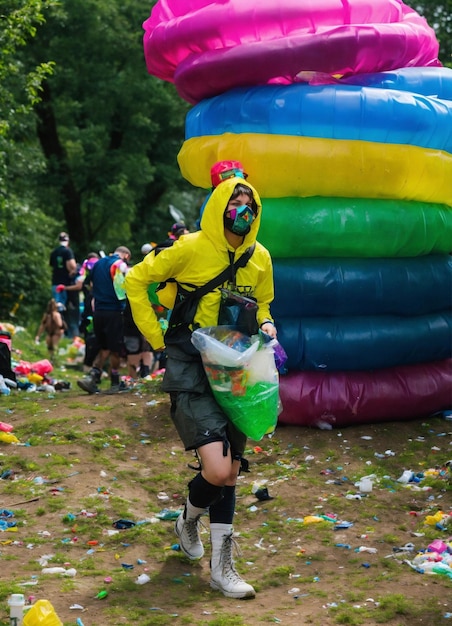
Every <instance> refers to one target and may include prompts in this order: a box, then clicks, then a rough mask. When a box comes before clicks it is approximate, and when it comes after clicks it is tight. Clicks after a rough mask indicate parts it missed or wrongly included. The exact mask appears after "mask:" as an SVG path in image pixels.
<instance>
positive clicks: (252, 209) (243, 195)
mask: <svg viewBox="0 0 452 626" xmlns="http://www.w3.org/2000/svg"><path fill="white" fill-rule="evenodd" d="M244 183H245V181H244V179H243V177H238V176H234V177H233V178H229V179H227V180H225V181H223V182H222V183H221V185H218V187H216V188H215V189H214V191H213V192H212V195H211V196H210V198H209V200H208V201H207V203H206V206H205V210H204V213H203V216H202V224H201V225H202V229H201V230H200V231H198V232H195V233H190V234H188V235H185V236H184V237H181V238H180V239H179V240H178V241H177V242H175V243H174V245H173V246H171V247H169V248H167V249H165V250H162V251H161V252H160V254H158V255H153V254H148V255H146V257H145V258H144V260H143V261H142V262H141V263H138V264H137V265H135V266H134V267H133V268H131V270H130V272H129V273H128V274H127V276H126V280H125V286H126V291H127V297H128V299H129V302H130V305H131V308H132V313H133V316H134V319H135V323H136V324H137V326H138V328H139V329H140V330H141V332H142V333H143V334H144V335H145V337H146V338H147V339H148V341H149V343H150V344H151V346H152V347H153V348H154V349H155V350H163V349H164V348H165V344H166V351H167V362H166V370H165V374H164V377H163V384H162V388H163V390H164V391H167V392H168V393H169V394H170V398H171V417H172V419H173V422H174V424H175V426H176V428H177V431H178V433H179V436H180V437H181V439H182V441H183V444H184V446H185V449H186V450H196V451H197V453H198V456H199V458H200V461H201V471H200V472H199V473H198V474H197V475H196V477H195V478H194V479H193V480H192V481H190V483H189V485H188V487H189V492H188V498H187V500H186V504H185V508H184V511H183V513H181V515H180V516H179V518H178V519H177V521H176V524H175V532H176V535H177V536H178V537H179V545H180V548H181V550H182V552H183V553H184V554H185V555H186V556H187V557H188V558H189V559H193V560H195V559H199V558H201V557H202V556H203V554H204V546H203V544H202V541H201V537H200V535H199V528H198V525H199V519H200V517H201V516H202V515H204V514H206V513H208V515H209V518H210V535H211V549H212V554H211V581H210V584H211V587H212V588H213V589H216V590H219V591H221V592H222V593H223V594H224V595H225V596H227V597H230V598H252V597H254V596H255V590H254V588H253V587H252V585H250V584H248V583H247V582H245V581H244V580H243V579H242V578H241V576H240V575H239V573H238V572H237V570H236V568H235V565H234V562H233V558H232V545H233V519H234V512H235V497H236V496H235V486H236V481H237V477H238V474H239V470H240V467H241V463H242V460H243V454H244V451H245V446H246V436H245V435H243V434H242V433H241V432H240V431H238V430H237V429H236V428H235V426H234V425H233V423H232V422H231V421H230V420H229V419H228V418H227V416H226V415H225V414H224V412H223V411H222V409H221V408H220V406H219V405H218V404H217V402H216V401H215V398H214V396H213V393H212V391H211V389H210V385H209V382H208V379H207V376H206V374H205V371H204V368H203V365H202V360H201V356H200V354H199V352H198V351H197V350H196V349H195V348H194V346H193V345H192V344H191V342H190V339H189V337H185V332H184V331H186V330H187V327H186V325H184V324H180V325H176V324H173V323H172V320H171V319H170V322H169V330H168V331H167V332H166V334H165V336H164V335H163V332H162V329H161V327H160V324H159V322H158V319H157V317H156V315H155V311H154V309H153V308H152V306H151V303H150V301H149V297H148V285H149V284H151V283H155V282H157V283H163V282H165V281H170V279H173V280H174V281H175V283H176V285H177V286H178V288H179V291H180V293H182V290H185V292H187V291H190V290H193V289H196V288H199V287H202V286H203V285H205V284H206V283H208V282H209V281H210V280H212V279H213V278H215V277H216V276H218V275H219V274H220V273H221V272H222V271H223V270H224V269H225V268H227V267H230V266H231V265H232V264H233V263H234V262H235V261H236V260H238V259H239V258H240V257H241V256H242V255H243V254H244V253H245V254H246V253H247V252H248V256H249V254H250V252H251V251H252V256H251V258H250V259H249V261H248V262H247V263H246V265H245V266H244V267H240V268H239V269H237V272H236V275H235V285H236V287H237V289H238V290H239V291H240V293H243V294H244V295H247V296H251V297H254V298H255V299H256V302H257V324H258V325H260V327H261V329H262V331H263V332H265V333H267V334H268V335H270V336H271V337H276V328H275V326H274V324H273V320H272V317H271V315H270V302H271V301H272V300H273V269H272V263H271V258H270V254H269V252H268V251H267V250H266V249H265V248H264V247H263V246H262V245H261V244H259V243H258V242H257V240H256V237H257V233H258V230H259V224H260V219H261V210H262V207H261V202H260V199H259V196H258V194H257V191H256V190H255V189H253V188H252V187H251V185H246V184H244ZM225 282H226V283H228V281H225ZM169 284H170V285H171V284H174V283H171V282H170V283H169ZM159 293H161V292H159ZM173 293H174V292H173ZM159 297H160V299H161V302H162V303H163V299H162V298H163V294H162V295H160V296H159ZM174 302H175V300H173V305H172V306H171V305H170V303H168V305H165V306H167V308H173V307H174ZM220 302H221V291H220V289H219V288H217V289H214V290H213V291H211V292H209V293H207V294H206V295H204V296H203V297H202V298H201V299H200V300H199V302H198V303H197V305H196V311H195V314H194V320H193V323H192V324H191V325H190V326H189V328H188V335H190V331H192V330H194V329H195V328H199V327H208V326H216V325H218V318H219V311H220ZM177 308H178V307H177V306H176V308H173V313H176V312H177ZM179 330H180V331H182V332H184V335H183V336H179Z"/></svg>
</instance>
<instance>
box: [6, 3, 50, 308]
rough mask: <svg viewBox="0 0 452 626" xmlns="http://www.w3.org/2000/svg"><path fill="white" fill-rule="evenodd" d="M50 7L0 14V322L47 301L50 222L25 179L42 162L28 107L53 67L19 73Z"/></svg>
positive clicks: (14, 6) (19, 6) (27, 6)
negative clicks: (23, 53)
mask: <svg viewBox="0 0 452 626" xmlns="http://www.w3.org/2000/svg"><path fill="white" fill-rule="evenodd" d="M50 5H51V2H45V1H40V0H27V1H24V0H3V1H2V6H1V14H0V50H1V55H0V249H1V251H2V253H1V263H0V266H1V269H2V272H1V279H2V286H1V289H0V319H5V317H6V318H7V317H8V315H9V313H10V311H11V312H12V314H13V315H14V314H15V313H16V312H17V315H20V316H21V319H26V318H27V316H28V315H30V314H31V313H32V311H33V309H34V304H35V303H36V302H40V301H43V300H44V298H46V297H48V270H47V267H43V263H42V254H43V251H44V252H45V250H46V245H47V244H46V242H47V240H48V232H49V228H50V227H51V226H52V220H51V219H49V218H48V217H46V216H45V215H44V213H42V212H41V211H40V210H39V208H37V207H36V203H35V195H34V190H33V187H32V186H30V185H29V180H30V178H31V177H32V176H33V175H34V173H35V172H36V171H37V170H39V169H40V168H41V170H43V169H44V166H45V164H44V160H43V158H42V154H41V151H40V150H39V149H38V146H37V142H36V139H35V129H34V116H33V105H34V104H35V103H36V101H37V99H38V97H39V89H40V84H41V82H42V80H43V79H44V78H45V77H46V76H48V75H49V73H50V72H51V70H52V64H51V63H49V62H43V63H41V64H38V65H35V66H30V67H29V69H28V71H25V70H24V67H23V64H22V61H21V51H22V50H23V49H24V48H25V47H26V46H27V45H28V44H29V42H30V40H31V38H32V37H33V36H35V34H36V32H37V28H38V27H39V25H40V24H42V23H43V19H44V17H43V12H44V10H45V9H46V8H48V7H50Z"/></svg>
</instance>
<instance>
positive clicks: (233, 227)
mask: <svg viewBox="0 0 452 626" xmlns="http://www.w3.org/2000/svg"><path fill="white" fill-rule="evenodd" d="M255 219H256V216H255V214H254V211H253V209H252V208H251V207H249V206H248V205H247V204H242V206H239V207H237V208H234V209H229V210H228V211H227V212H226V213H225V214H224V218H223V222H224V226H225V228H227V229H228V230H230V231H231V233H234V234H235V235H247V234H248V233H249V232H250V229H251V224H252V223H253V222H254V220H255Z"/></svg>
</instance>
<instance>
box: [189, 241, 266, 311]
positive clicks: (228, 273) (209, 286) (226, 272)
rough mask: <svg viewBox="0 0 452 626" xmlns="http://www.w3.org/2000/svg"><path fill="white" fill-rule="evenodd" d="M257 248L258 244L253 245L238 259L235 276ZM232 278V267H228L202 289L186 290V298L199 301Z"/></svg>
mask: <svg viewBox="0 0 452 626" xmlns="http://www.w3.org/2000/svg"><path fill="white" fill-rule="evenodd" d="M255 248H256V244H253V245H252V246H250V247H249V248H247V249H246V250H245V252H244V253H243V254H242V255H241V256H240V257H239V258H238V259H237V261H236V262H235V263H234V265H233V271H234V274H235V272H237V270H238V269H239V268H241V267H245V265H246V264H247V263H248V261H249V260H250V259H251V257H252V256H253V253H254V250H255ZM230 277H231V267H230V266H228V267H226V268H225V269H224V270H223V271H222V272H221V273H220V274H218V275H217V276H215V278H212V279H211V280H209V282H208V283H206V284H205V285H203V286H202V287H198V289H195V290H194V291H186V292H185V290H184V292H185V293H184V295H185V297H186V298H190V297H196V298H197V299H198V300H199V299H200V298H202V297H203V296H205V295H206V293H209V291H213V290H214V289H216V287H218V286H219V285H221V284H222V283H224V281H225V280H227V279H228V278H230Z"/></svg>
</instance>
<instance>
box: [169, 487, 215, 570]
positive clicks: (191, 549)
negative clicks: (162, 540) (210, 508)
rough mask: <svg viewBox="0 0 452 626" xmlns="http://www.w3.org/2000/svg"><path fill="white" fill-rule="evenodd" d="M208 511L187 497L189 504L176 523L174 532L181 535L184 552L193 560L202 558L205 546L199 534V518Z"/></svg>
mask: <svg viewBox="0 0 452 626" xmlns="http://www.w3.org/2000/svg"><path fill="white" fill-rule="evenodd" d="M205 513H207V509H201V508H199V507H197V506H193V504H191V502H190V500H189V499H188V498H187V504H186V505H185V508H184V510H183V512H182V513H181V514H180V515H179V517H178V518H177V520H176V524H175V525H174V532H175V533H176V535H177V536H178V537H179V545H180V549H181V550H182V552H183V553H184V554H185V556H187V557H188V558H189V559H191V560H193V561H194V560H196V559H200V558H201V557H202V556H203V554H204V547H203V545H202V541H201V538H200V536H199V518H200V517H201V515H204V514H205Z"/></svg>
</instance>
